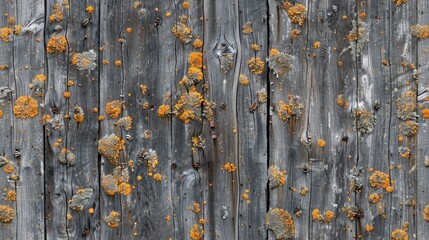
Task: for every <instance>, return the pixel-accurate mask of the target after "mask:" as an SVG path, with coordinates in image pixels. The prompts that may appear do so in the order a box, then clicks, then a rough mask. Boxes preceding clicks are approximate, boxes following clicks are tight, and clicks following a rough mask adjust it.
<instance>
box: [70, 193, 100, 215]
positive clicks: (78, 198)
mask: <svg viewBox="0 0 429 240" xmlns="http://www.w3.org/2000/svg"><path fill="white" fill-rule="evenodd" d="M93 192H94V190H93V189H92V188H85V189H79V190H77V193H76V194H75V195H73V197H72V199H71V200H70V201H69V207H70V208H71V209H74V210H77V211H81V210H83V209H84V207H85V206H86V205H87V204H88V202H89V200H91V198H92V195H93Z"/></svg>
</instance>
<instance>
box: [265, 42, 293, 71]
mask: <svg viewBox="0 0 429 240" xmlns="http://www.w3.org/2000/svg"><path fill="white" fill-rule="evenodd" d="M267 62H268V67H269V68H270V69H271V70H272V71H273V73H274V74H275V75H276V77H277V78H278V77H279V76H281V75H282V74H283V73H285V72H290V71H291V70H292V68H293V65H292V62H293V57H292V56H291V55H289V54H287V53H285V52H280V51H279V50H277V49H271V51H270V56H269V57H268V59H267Z"/></svg>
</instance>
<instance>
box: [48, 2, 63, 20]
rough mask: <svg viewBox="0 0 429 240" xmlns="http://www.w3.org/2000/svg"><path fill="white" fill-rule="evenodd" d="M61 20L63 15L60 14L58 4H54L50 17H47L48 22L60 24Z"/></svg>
mask: <svg viewBox="0 0 429 240" xmlns="http://www.w3.org/2000/svg"><path fill="white" fill-rule="evenodd" d="M62 20H63V13H62V12H61V9H60V4H58V3H56V4H55V5H54V8H53V10H52V14H51V16H49V22H50V23H54V22H60V21H62Z"/></svg>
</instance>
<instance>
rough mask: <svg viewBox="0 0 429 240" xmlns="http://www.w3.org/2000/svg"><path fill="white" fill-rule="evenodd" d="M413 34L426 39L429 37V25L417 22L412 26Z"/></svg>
mask: <svg viewBox="0 0 429 240" xmlns="http://www.w3.org/2000/svg"><path fill="white" fill-rule="evenodd" d="M411 35H413V36H414V37H416V38H418V39H425V38H428V37H429V25H427V24H424V25H420V24H416V25H413V26H412V27H411Z"/></svg>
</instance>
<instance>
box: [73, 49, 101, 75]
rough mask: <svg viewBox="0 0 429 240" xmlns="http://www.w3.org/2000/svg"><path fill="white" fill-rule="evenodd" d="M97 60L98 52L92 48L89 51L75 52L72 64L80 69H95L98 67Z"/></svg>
mask: <svg viewBox="0 0 429 240" xmlns="http://www.w3.org/2000/svg"><path fill="white" fill-rule="evenodd" d="M96 62H97V54H96V53H95V52H94V50H92V49H91V50H89V52H82V53H75V54H74V55H73V58H72V64H73V65H75V66H76V67H77V68H78V69H79V70H80V71H84V70H90V71H92V70H94V69H95V68H96V67H97V63H96Z"/></svg>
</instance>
